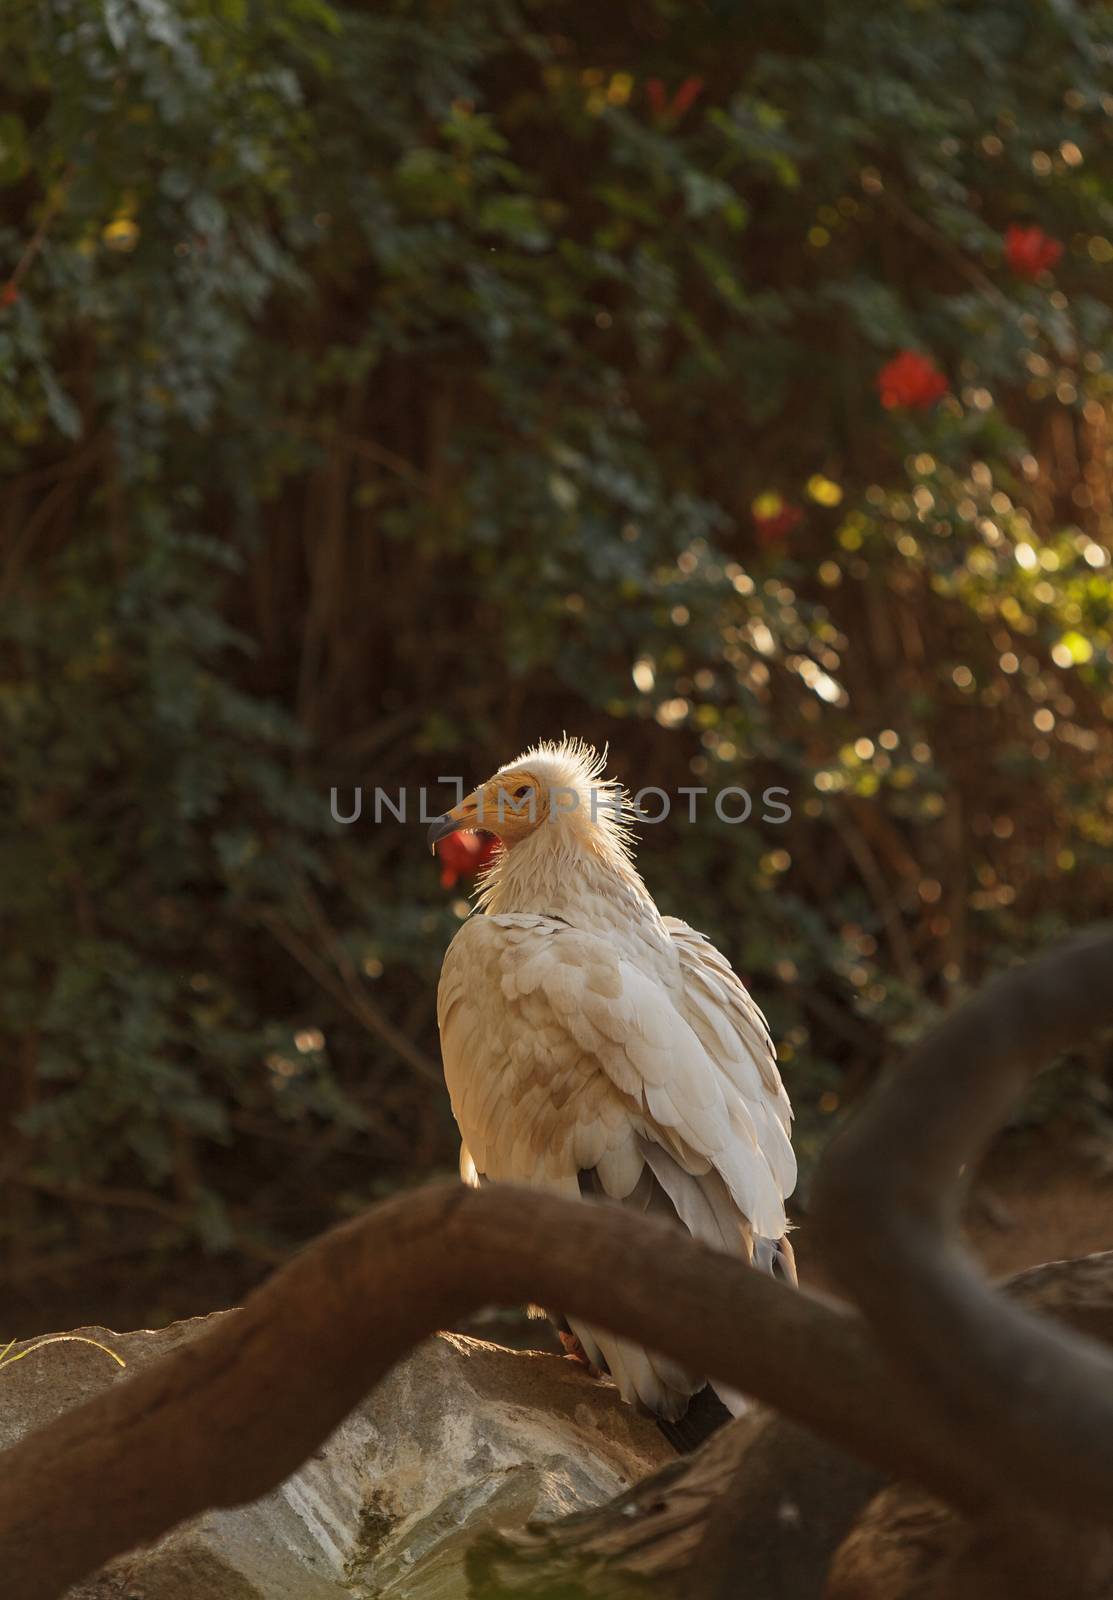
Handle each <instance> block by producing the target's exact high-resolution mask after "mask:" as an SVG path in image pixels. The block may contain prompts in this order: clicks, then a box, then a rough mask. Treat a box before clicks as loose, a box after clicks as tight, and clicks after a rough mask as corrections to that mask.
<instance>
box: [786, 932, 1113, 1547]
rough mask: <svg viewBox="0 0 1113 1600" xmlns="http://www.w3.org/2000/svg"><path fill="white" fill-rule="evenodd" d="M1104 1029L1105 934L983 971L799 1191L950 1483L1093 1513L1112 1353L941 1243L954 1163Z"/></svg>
mask: <svg viewBox="0 0 1113 1600" xmlns="http://www.w3.org/2000/svg"><path fill="white" fill-rule="evenodd" d="M1111 1024H1113V932H1111V931H1110V930H1109V929H1099V930H1095V931H1093V932H1090V933H1089V934H1087V935H1085V936H1084V937H1082V938H1080V939H1076V940H1073V941H1071V942H1070V943H1068V944H1065V945H1062V946H1059V947H1058V948H1056V949H1055V950H1053V951H1051V952H1050V954H1048V955H1047V956H1044V957H1043V958H1041V959H1040V960H1038V961H1035V962H1032V963H1030V964H1029V965H1027V966H1023V967H1018V968H1016V969H1014V970H1013V971H1010V972H1008V973H1006V974H1005V975H1004V976H1002V977H1000V978H998V979H997V980H996V981H995V982H994V983H992V984H990V985H989V986H987V988H986V989H985V990H984V991H983V992H982V993H981V994H980V995H979V996H977V997H976V998H975V999H974V1000H972V1001H971V1002H970V1003H969V1004H968V1005H966V1006H964V1007H963V1008H962V1009H961V1010H960V1011H958V1012H956V1013H955V1014H954V1015H953V1016H952V1017H951V1018H950V1019H949V1020H948V1021H947V1022H945V1023H944V1025H943V1026H942V1027H941V1028H939V1029H938V1030H937V1031H936V1032H935V1033H933V1034H932V1035H931V1036H930V1037H929V1038H928V1039H926V1040H925V1041H924V1043H923V1044H921V1045H920V1046H919V1047H918V1048H917V1049H916V1050H914V1051H913V1052H912V1054H911V1055H910V1056H909V1057H908V1058H907V1060H906V1061H905V1063H904V1064H903V1065H902V1067H901V1068H900V1070H899V1071H898V1072H897V1073H895V1074H894V1076H893V1077H892V1078H891V1079H890V1080H889V1081H888V1082H887V1083H885V1084H883V1085H882V1087H881V1089H880V1091H879V1092H878V1093H877V1094H876V1095H875V1096H874V1097H873V1098H872V1099H871V1100H870V1102H869V1103H868V1104H867V1106H866V1107H865V1109H864V1111H863V1112H862V1113H861V1114H860V1115H859V1116H858V1117H857V1118H856V1120H855V1121H854V1122H853V1123H852V1124H851V1126H850V1127H849V1128H848V1129H847V1130H846V1132H845V1133H844V1134H842V1135H841V1136H840V1137H839V1138H838V1139H837V1140H836V1141H835V1142H834V1143H833V1144H832V1146H831V1148H830V1149H829V1151H828V1152H827V1155H826V1157H825V1159H824V1161H823V1163H822V1166H821V1170H820V1173H819V1176H818V1179H817V1182H816V1185H815V1188H814V1190H813V1210H814V1220H815V1221H816V1222H817V1223H818V1224H819V1226H820V1228H821V1229H822V1233H823V1236H824V1241H825V1245H826V1249H827V1253H828V1260H829V1262H830V1264H831V1265H832V1267H833V1268H834V1270H835V1271H836V1272H837V1274H838V1276H839V1278H840V1280H841V1282H842V1283H843V1284H844V1286H845V1287H846V1288H847V1290H848V1291H849V1292H850V1294H851V1295H852V1297H853V1299H854V1300H855V1301H856V1303H857V1304H858V1305H859V1306H861V1308H862V1309H863V1311H864V1312H865V1314H866V1317H867V1320H868V1321H869V1323H870V1326H871V1328H872V1329H873V1330H874V1332H875V1333H876V1335H877V1338H878V1340H879V1341H880V1342H881V1344H882V1345H883V1348H884V1350H885V1352H886V1354H887V1355H888V1356H889V1357H890V1358H891V1360H892V1362H893V1364H894V1366H895V1368H896V1369H897V1370H898V1371H899V1372H901V1373H903V1374H904V1376H905V1377H906V1378H907V1379H908V1380H909V1381H911V1382H912V1383H913V1384H914V1385H915V1387H916V1389H917V1392H918V1393H920V1394H922V1395H929V1396H931V1398H932V1401H933V1403H934V1404H935V1406H936V1408H937V1413H938V1416H939V1419H940V1421H941V1422H942V1423H943V1425H944V1426H945V1427H946V1429H947V1430H948V1432H949V1433H950V1435H951V1437H952V1439H953V1440H954V1453H955V1463H956V1469H957V1470H959V1471H961V1472H963V1473H964V1475H965V1476H966V1478H967V1487H968V1490H970V1491H971V1492H976V1488H977V1485H978V1484H979V1483H984V1484H986V1485H989V1484H993V1485H995V1487H996V1492H997V1493H998V1494H1001V1495H1008V1494H1014V1495H1015V1494H1022V1495H1023V1496H1024V1497H1026V1499H1027V1500H1028V1501H1029V1502H1030V1503H1031V1504H1032V1505H1033V1506H1036V1505H1038V1506H1039V1507H1041V1508H1042V1509H1043V1510H1044V1511H1045V1512H1046V1511H1056V1510H1057V1511H1059V1512H1061V1513H1062V1514H1063V1515H1064V1516H1067V1517H1070V1518H1072V1519H1078V1518H1079V1517H1087V1516H1088V1517H1091V1518H1093V1519H1095V1520H1102V1519H1106V1518H1108V1515H1109V1507H1110V1505H1113V1358H1111V1357H1110V1355H1109V1353H1108V1351H1106V1350H1103V1349H1101V1348H1100V1347H1099V1346H1098V1345H1096V1344H1094V1343H1092V1342H1090V1341H1089V1340H1087V1339H1085V1338H1082V1337H1080V1336H1078V1335H1076V1334H1072V1333H1070V1332H1068V1331H1066V1330H1063V1329H1059V1328H1057V1327H1055V1326H1054V1325H1053V1324H1052V1323H1050V1322H1047V1321H1044V1320H1041V1319H1040V1318H1038V1317H1035V1316H1033V1315H1031V1314H1030V1313H1028V1312H1026V1311H1024V1310H1021V1309H1020V1308H1018V1307H1016V1306H1013V1305H1008V1304H1006V1303H1005V1302H1004V1301H1003V1300H1001V1299H1000V1297H999V1296H997V1295H995V1294H994V1293H993V1291H992V1290H991V1289H990V1288H989V1286H988V1285H987V1284H986V1283H985V1281H984V1280H983V1279H982V1278H981V1276H980V1275H979V1273H978V1272H977V1270H976V1269H975V1267H974V1266H973V1264H972V1262H971V1261H970V1260H969V1259H968V1257H967V1256H966V1254H965V1253H964V1252H963V1251H962V1249H961V1248H960V1247H959V1245H958V1243H957V1239H956V1219H957V1215H958V1210H959V1203H960V1200H961V1197H962V1193H963V1189H964V1182H963V1177H964V1174H965V1173H966V1172H967V1171H968V1170H969V1167H970V1165H971V1164H972V1163H973V1162H974V1161H975V1160H976V1158H977V1157H978V1156H980V1154H981V1153H982V1150H983V1148H984V1146H985V1144H986V1143H987V1142H988V1140H989V1138H990V1136H991V1135H992V1134H993V1133H994V1132H995V1131H996V1130H997V1129H998V1128H999V1127H1000V1125H1001V1123H1002V1122H1003V1121H1004V1120H1005V1118H1006V1116H1007V1115H1008V1112H1009V1111H1010V1110H1011V1108H1012V1106H1013V1104H1014V1102H1015V1100H1016V1099H1017V1097H1018V1096H1019V1094H1020V1092H1021V1091H1022V1089H1023V1088H1024V1086H1025V1084H1026V1083H1027V1081H1028V1079H1029V1078H1030V1077H1031V1076H1032V1075H1033V1074H1034V1073H1035V1072H1036V1071H1037V1070H1038V1069H1039V1068H1040V1067H1041V1066H1044V1065H1045V1064H1046V1063H1048V1062H1049V1061H1051V1060H1052V1059H1054V1057H1055V1056H1056V1055H1058V1054H1059V1053H1061V1052H1062V1051H1065V1050H1069V1049H1071V1048H1072V1047H1075V1046H1078V1045H1081V1044H1083V1043H1085V1042H1087V1041H1088V1040H1090V1039H1091V1038H1092V1037H1093V1035H1094V1034H1095V1033H1097V1032H1098V1031H1099V1030H1100V1029H1103V1028H1106V1027H1108V1026H1110V1025H1111Z"/></svg>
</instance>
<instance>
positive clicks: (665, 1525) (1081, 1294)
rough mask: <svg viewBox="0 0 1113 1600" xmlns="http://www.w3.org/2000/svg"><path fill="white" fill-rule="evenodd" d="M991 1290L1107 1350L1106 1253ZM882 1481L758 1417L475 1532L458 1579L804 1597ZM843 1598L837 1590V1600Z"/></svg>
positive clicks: (507, 1597) (608, 1597)
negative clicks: (546, 1517) (539, 1510)
mask: <svg viewBox="0 0 1113 1600" xmlns="http://www.w3.org/2000/svg"><path fill="white" fill-rule="evenodd" d="M999 1288H1000V1292H1001V1293H1003V1294H1006V1295H1008V1296H1009V1297H1010V1298H1013V1299H1015V1300H1017V1301H1018V1302H1019V1303H1020V1304H1022V1305H1025V1306H1027V1307H1029V1308H1030V1309H1035V1310H1039V1311H1044V1312H1048V1313H1050V1314H1052V1315H1054V1316H1055V1317H1057V1318H1058V1319H1059V1320H1060V1321H1062V1322H1064V1323H1065V1324H1066V1325H1067V1326H1068V1327H1072V1328H1076V1329H1081V1330H1083V1331H1085V1332H1087V1333H1090V1334H1092V1335H1093V1336H1094V1338H1096V1339H1100V1340H1101V1341H1102V1342H1103V1343H1105V1344H1113V1251H1110V1252H1107V1253H1105V1254H1102V1255H1094V1256H1085V1257H1082V1258H1081V1259H1079V1260H1075V1261H1053V1262H1050V1263H1048V1265H1046V1266H1042V1267H1035V1268H1033V1269H1031V1270H1029V1271H1027V1272H1022V1273H1019V1274H1017V1276H1016V1277H1014V1278H1011V1279H1010V1280H1009V1281H1008V1282H1007V1283H1004V1284H1001V1285H1000V1286H999ZM828 1376H829V1379H830V1381H833V1382H837V1381H838V1375H837V1374H829V1375H828ZM882 1481H883V1475H882V1474H880V1473H878V1472H877V1471H876V1469H874V1468H871V1467H869V1466H867V1465H865V1464H864V1463H862V1462H861V1461H857V1460H855V1459H853V1458H852V1457H850V1456H848V1455H847V1454H846V1453H845V1452H844V1451H841V1450H839V1449H837V1448H836V1447H835V1446H833V1445H831V1444H828V1443H824V1442H823V1441H822V1440H819V1439H817V1438H816V1437H815V1436H814V1434H812V1433H810V1432H809V1431H808V1430H807V1429H804V1428H801V1427H800V1426H799V1425H798V1424H797V1423H792V1422H786V1421H785V1420H784V1418H783V1417H778V1416H776V1415H775V1414H774V1413H771V1412H769V1411H766V1410H764V1409H763V1408H760V1407H759V1408H755V1409H754V1411H752V1412H751V1413H749V1415H747V1416H744V1417H742V1418H740V1419H739V1420H738V1421H737V1422H734V1423H732V1424H730V1425H729V1426H728V1427H725V1428H723V1429H721V1430H720V1431H719V1432H718V1433H717V1434H715V1435H714V1436H713V1437H712V1438H711V1439H710V1440H709V1441H708V1443H707V1444H706V1445H704V1446H703V1448H702V1449H700V1450H699V1451H698V1452H697V1453H696V1454H695V1455H692V1456H686V1457H684V1458H683V1459H682V1460H680V1461H675V1462H672V1463H670V1464H669V1465H668V1466H667V1467H664V1468H662V1470H661V1471H660V1472H656V1473H654V1474H653V1476H652V1477H649V1478H646V1479H644V1480H643V1481H642V1482H641V1483H639V1484H636V1485H635V1486H634V1487H633V1488H632V1489H629V1490H627V1491H626V1493H625V1494H623V1495H620V1496H619V1497H618V1498H617V1499H615V1500H612V1501H611V1502H610V1503H609V1504H608V1505H605V1506H600V1507H598V1508H597V1509H595V1510H592V1511H584V1512H579V1513H577V1514H576V1515H574V1516H570V1517H562V1518H560V1519H559V1520H558V1521H556V1522H546V1523H531V1524H529V1525H528V1526H527V1527H525V1528H515V1529H509V1530H507V1531H505V1532H497V1533H487V1534H484V1535H482V1536H481V1537H480V1538H479V1539H478V1540H477V1541H476V1544H475V1546H474V1547H473V1550H472V1552H471V1557H470V1560H469V1572H470V1574H471V1576H472V1580H473V1587H474V1589H475V1592H476V1594H481V1595H483V1596H484V1600H527V1597H528V1600H555V1597H559V1600H588V1597H590V1600H647V1597H649V1596H662V1595H667V1594H671V1593H673V1592H674V1591H675V1592H678V1593H683V1594H685V1595H687V1596H689V1597H694V1596H696V1595H701V1596H702V1595H704V1594H711V1595H713V1596H715V1597H716V1600H718V1597H719V1596H720V1595H721V1596H728V1597H731V1600H733V1597H735V1596H738V1595H743V1594H744V1595H745V1596H746V1600H777V1597H783V1596H785V1595H793V1596H796V1595H816V1594H819V1593H820V1591H821V1590H822V1589H823V1588H824V1577H825V1573H826V1571H827V1567H828V1563H829V1561H830V1558H831V1556H832V1555H833V1553H834V1551H835V1550H836V1548H838V1547H839V1545H840V1541H841V1540H842V1539H843V1537H844V1535H845V1533H846V1532H847V1530H848V1529H849V1527H850V1525H851V1522H852V1520H853V1518H854V1517H855V1516H856V1514H857V1513H858V1512H860V1511H861V1510H862V1508H863V1507H864V1506H865V1505H866V1502H867V1501H868V1500H869V1499H870V1498H871V1496H872V1495H873V1493H874V1491H875V1490H876V1489H877V1488H878V1487H879V1486H880V1484H881V1483H882ZM924 1499H925V1497H924V1496H923V1495H922V1494H917V1492H916V1491H912V1490H908V1489H907V1488H905V1489H903V1491H902V1497H898V1498H897V1499H896V1501H895V1502H893V1501H891V1500H886V1501H885V1502H884V1504H885V1505H889V1504H892V1503H895V1504H896V1505H897V1506H898V1507H903V1506H904V1505H905V1504H906V1503H907V1504H911V1505H913V1506H916V1505H920V1504H922V1503H923V1502H924ZM931 1504H932V1505H933V1506H936V1507H937V1508H938V1510H937V1511H936V1512H935V1514H934V1515H935V1523H937V1524H942V1522H944V1521H948V1525H953V1526H954V1527H959V1528H961V1527H963V1526H964V1524H963V1521H962V1519H960V1518H958V1517H956V1516H955V1515H954V1513H953V1512H950V1511H947V1510H946V1509H944V1508H943V1507H942V1506H941V1503H940V1502H939V1501H932V1502H931ZM901 1514H903V1512H902V1513H901ZM933 1525H934V1524H933ZM859 1526H860V1527H861V1529H862V1532H861V1536H860V1537H856V1538H852V1539H851V1540H850V1541H848V1545H847V1549H848V1552H849V1554H848V1556H847V1561H848V1562H849V1563H851V1565H853V1562H854V1559H855V1557H856V1554H857V1552H859V1551H861V1550H864V1551H865V1554H864V1556H863V1560H864V1561H865V1562H866V1563H867V1564H869V1563H871V1562H872V1563H873V1565H874V1566H876V1567H877V1568H878V1571H879V1573H880V1580H879V1585H878V1586H877V1587H876V1588H875V1589H871V1591H870V1596H871V1600H872V1597H873V1595H874V1593H875V1592H876V1593H884V1592H885V1590H884V1575H885V1565H884V1561H883V1560H881V1559H879V1558H878V1554H877V1552H878V1548H879V1547H880V1546H883V1545H884V1544H885V1530H884V1524H883V1522H882V1521H881V1517H880V1514H879V1515H876V1516H875V1515H873V1514H872V1513H871V1515H870V1516H869V1517H867V1518H866V1519H865V1520H864V1522H863V1523H862V1524H860V1525H859ZM965 1526H966V1528H967V1532H966V1533H965V1534H964V1535H962V1537H965V1538H973V1537H974V1536H973V1535H971V1534H970V1533H969V1527H970V1526H971V1524H966V1525H965ZM983 1537H984V1535H983V1534H979V1535H978V1538H979V1539H981V1538H983ZM910 1543H911V1541H910ZM1072 1543H1073V1544H1075V1545H1077V1543H1078V1541H1077V1540H1075V1541H1072ZM904 1554H905V1555H906V1556H907V1552H905V1553H904ZM1057 1554H1058V1552H1057ZM1060 1563H1061V1558H1060ZM925 1565H926V1560H925ZM1003 1581H1004V1583H1005V1586H1006V1592H1015V1588H1016V1585H1015V1582H1014V1580H1013V1579H1012V1577H1011V1576H1010V1575H1007V1574H1006V1575H1005V1577H1004V1580H1003ZM1077 1592H1078V1593H1082V1592H1083V1591H1082V1590H1081V1589H1079V1590H1078V1591H1077ZM853 1593H854V1590H853V1588H852V1587H850V1588H848V1590H847V1594H846V1595H845V1596H843V1597H841V1600H850V1597H851V1595H853Z"/></svg>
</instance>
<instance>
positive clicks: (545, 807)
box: [445, 771, 549, 849]
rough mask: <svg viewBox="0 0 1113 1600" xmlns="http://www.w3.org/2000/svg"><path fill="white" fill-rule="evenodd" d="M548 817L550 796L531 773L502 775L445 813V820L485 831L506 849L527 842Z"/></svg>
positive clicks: (459, 826)
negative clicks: (523, 841)
mask: <svg viewBox="0 0 1113 1600" xmlns="http://www.w3.org/2000/svg"><path fill="white" fill-rule="evenodd" d="M548 814H549V795H548V793H547V792H546V790H545V789H544V788H543V786H542V785H541V783H540V782H539V781H538V779H537V778H535V777H534V775H533V774H532V773H531V772H521V771H519V772H503V773H500V774H499V776H498V777H497V778H492V779H491V780H490V781H489V782H488V783H484V784H481V785H480V787H479V788H478V789H475V790H473V792H472V793H471V794H469V795H465V797H464V799H463V800H461V802H460V804H459V805H458V806H453V808H452V810H451V811H449V812H447V813H446V816H445V821H446V822H447V821H451V822H453V823H454V824H455V829H454V830H453V831H459V830H460V829H461V828H482V829H483V831H484V832H485V833H493V834H494V835H495V837H496V838H498V839H501V840H502V842H503V844H504V845H506V847H507V849H511V848H513V846H514V845H516V844H521V842H522V840H523V839H528V838H529V836H530V834H531V833H532V832H533V831H534V829H535V828H539V827H540V826H541V824H542V823H543V822H544V821H545V819H546V818H547V816H548Z"/></svg>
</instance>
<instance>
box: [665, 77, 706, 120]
mask: <svg viewBox="0 0 1113 1600" xmlns="http://www.w3.org/2000/svg"><path fill="white" fill-rule="evenodd" d="M702 93H703V79H702V78H685V79H684V82H683V83H682V84H681V85H680V88H679V89H678V90H677V91H676V93H675V94H674V95H673V97H672V114H673V116H674V117H682V116H683V115H684V113H685V111H689V110H690V109H691V108H692V106H694V105H695V103H696V101H697V100H698V99H699V97H700V95H701V94H702Z"/></svg>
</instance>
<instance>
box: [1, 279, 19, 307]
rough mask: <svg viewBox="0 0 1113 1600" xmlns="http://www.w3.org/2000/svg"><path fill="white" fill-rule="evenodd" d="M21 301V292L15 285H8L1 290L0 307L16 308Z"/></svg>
mask: <svg viewBox="0 0 1113 1600" xmlns="http://www.w3.org/2000/svg"><path fill="white" fill-rule="evenodd" d="M18 299H19V290H18V288H17V287H16V285H15V284H14V283H6V284H5V285H4V287H3V288H2V289H0V306H14V305H15V303H16V301H17V300H18Z"/></svg>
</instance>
